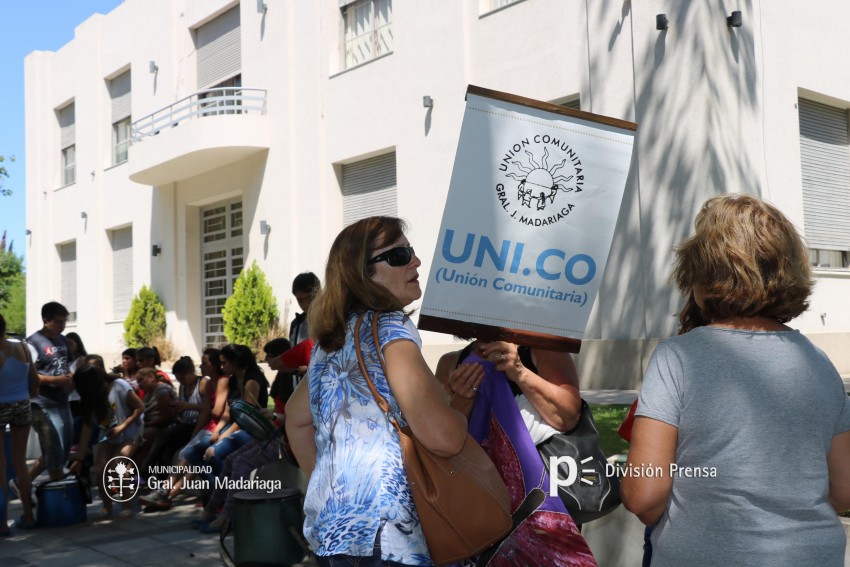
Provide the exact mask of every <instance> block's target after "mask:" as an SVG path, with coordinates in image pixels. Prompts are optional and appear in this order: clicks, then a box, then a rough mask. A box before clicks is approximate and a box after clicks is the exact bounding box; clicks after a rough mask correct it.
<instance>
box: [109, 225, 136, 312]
mask: <svg viewBox="0 0 850 567" xmlns="http://www.w3.org/2000/svg"><path fill="white" fill-rule="evenodd" d="M132 300H133V227H132V226H128V227H127V228H121V229H117V230H113V231H112V318H113V319H116V320H120V319H124V318H126V317H127V314H128V313H129V312H130V303H131V302H132Z"/></svg>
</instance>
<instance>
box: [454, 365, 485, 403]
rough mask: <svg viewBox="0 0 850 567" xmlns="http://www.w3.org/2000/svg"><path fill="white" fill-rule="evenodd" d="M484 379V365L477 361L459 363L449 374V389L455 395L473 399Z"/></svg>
mask: <svg viewBox="0 0 850 567" xmlns="http://www.w3.org/2000/svg"><path fill="white" fill-rule="evenodd" d="M483 379H484V367H483V366H481V365H480V364H478V363H473V364H461V365H460V366H458V367H457V368H455V369H454V370H452V371H451V373H450V374H449V380H448V384H449V389H450V390H451V391H452V394H454V395H455V396H460V397H462V398H467V399H473V398H475V396H476V395H477V394H478V385H479V384H481V380H483Z"/></svg>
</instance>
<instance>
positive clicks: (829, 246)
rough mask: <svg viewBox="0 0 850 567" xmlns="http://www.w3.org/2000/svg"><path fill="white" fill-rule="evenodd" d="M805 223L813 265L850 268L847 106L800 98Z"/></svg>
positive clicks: (849, 151) (848, 130)
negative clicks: (836, 105)
mask: <svg viewBox="0 0 850 567" xmlns="http://www.w3.org/2000/svg"><path fill="white" fill-rule="evenodd" d="M798 102H799V104H798V108H799V114H800V162H801V170H802V177H803V226H804V229H805V235H806V241H807V243H808V245H809V257H810V259H811V261H812V265H813V266H817V267H821V268H848V267H850V264H848V252H850V128H848V118H847V109H846V108H838V107H835V106H830V105H826V104H822V103H819V102H814V101H811V100H807V99H803V98H801V99H799V101H798Z"/></svg>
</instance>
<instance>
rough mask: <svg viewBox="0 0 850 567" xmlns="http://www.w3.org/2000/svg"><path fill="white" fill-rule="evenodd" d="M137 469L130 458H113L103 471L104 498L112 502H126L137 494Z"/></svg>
mask: <svg viewBox="0 0 850 567" xmlns="http://www.w3.org/2000/svg"><path fill="white" fill-rule="evenodd" d="M139 478H140V477H139V467H138V466H136V462H135V461H134V460H133V459H131V458H130V457H123V456H118V457H113V458H111V459H109V462H108V463H106V467H105V468H104V469H103V486H104V487H106V496H107V497H108V498H109V499H110V500H112V501H113V502H127V501H128V500H130V499H132V498H133V497H134V496H135V495H136V493H138V492H139Z"/></svg>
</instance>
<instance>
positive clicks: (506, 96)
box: [466, 85, 637, 132]
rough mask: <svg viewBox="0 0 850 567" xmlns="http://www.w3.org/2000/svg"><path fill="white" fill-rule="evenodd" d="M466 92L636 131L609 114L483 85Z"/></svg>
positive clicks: (633, 127) (625, 121)
mask: <svg viewBox="0 0 850 567" xmlns="http://www.w3.org/2000/svg"><path fill="white" fill-rule="evenodd" d="M466 94H467V95H471V94H473V95H478V96H483V97H487V98H492V99H495V100H502V101H504V102H510V103H512V104H518V105H520V106H527V107H529V108H536V109H538V110H543V111H545V112H551V113H553V114H561V115H563V116H571V117H573V118H581V119H582V120H587V121H589V122H597V123H599V124H605V125H607V126H613V127H614V128H621V129H623V130H632V131H635V132H636V131H637V124H636V123H634V122H629V121H628V120H620V119H619V118H611V117H610V116H602V115H601V114H593V113H592V112H587V111H585V110H575V109H573V108H567V107H566V106H561V105H559V104H552V103H551V102H542V101H539V100H534V99H533V98H526V97H524V96H519V95H515V94H510V93H503V92H501V91H494V90H491V89H485V88H484V87H477V86H475V85H469V86H467V87H466Z"/></svg>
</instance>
